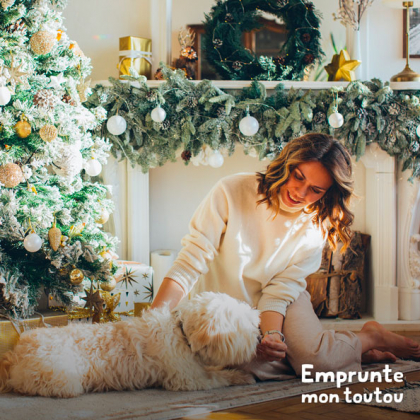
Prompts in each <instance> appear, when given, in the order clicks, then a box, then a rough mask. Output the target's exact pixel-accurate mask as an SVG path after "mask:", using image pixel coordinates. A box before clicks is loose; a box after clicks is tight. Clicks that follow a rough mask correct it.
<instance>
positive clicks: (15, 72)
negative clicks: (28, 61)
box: [8, 55, 28, 85]
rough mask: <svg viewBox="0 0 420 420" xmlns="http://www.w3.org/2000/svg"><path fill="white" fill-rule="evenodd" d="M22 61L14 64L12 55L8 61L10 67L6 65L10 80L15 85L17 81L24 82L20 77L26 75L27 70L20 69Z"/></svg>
mask: <svg viewBox="0 0 420 420" xmlns="http://www.w3.org/2000/svg"><path fill="white" fill-rule="evenodd" d="M21 68H22V63H20V64H19V65H18V66H17V67H16V66H15V58H14V57H13V55H12V61H11V63H10V67H8V71H9V74H10V80H11V82H12V83H14V84H15V85H17V84H19V83H24V81H23V80H22V77H27V76H28V72H25V71H21Z"/></svg>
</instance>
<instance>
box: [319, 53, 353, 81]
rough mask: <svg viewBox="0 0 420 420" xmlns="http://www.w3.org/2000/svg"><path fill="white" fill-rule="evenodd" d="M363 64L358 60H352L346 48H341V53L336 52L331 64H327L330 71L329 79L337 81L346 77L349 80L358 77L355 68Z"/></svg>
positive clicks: (326, 69) (328, 71)
mask: <svg viewBox="0 0 420 420" xmlns="http://www.w3.org/2000/svg"><path fill="white" fill-rule="evenodd" d="M360 64H361V62H360V61H358V60H350V56H349V54H348V52H347V51H346V50H341V51H340V54H334V56H333V58H332V61H331V63H330V64H328V65H327V66H325V67H324V68H325V71H326V72H327V73H328V81H330V82H332V81H334V82H336V81H338V80H341V79H344V80H347V81H348V82H351V81H352V80H355V79H356V75H355V74H354V70H355V69H356V68H357V67H358V66H359V65H360Z"/></svg>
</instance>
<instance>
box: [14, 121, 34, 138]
mask: <svg viewBox="0 0 420 420" xmlns="http://www.w3.org/2000/svg"><path fill="white" fill-rule="evenodd" d="M13 128H14V130H15V132H16V134H17V136H18V137H19V138H21V139H26V138H27V137H29V136H30V135H31V132H32V128H31V125H30V124H29V123H28V121H25V120H21V121H18V122H17V123H16V124H15V126H14V127H13Z"/></svg>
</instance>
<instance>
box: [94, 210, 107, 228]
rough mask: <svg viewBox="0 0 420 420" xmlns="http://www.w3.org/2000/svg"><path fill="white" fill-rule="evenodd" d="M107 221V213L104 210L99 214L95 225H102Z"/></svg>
mask: <svg viewBox="0 0 420 420" xmlns="http://www.w3.org/2000/svg"><path fill="white" fill-rule="evenodd" d="M108 219H109V213H108V212H107V211H106V210H105V209H104V210H102V212H101V215H100V216H99V217H98V218H97V219H96V220H95V221H96V223H98V224H100V225H103V224H104V223H106V222H107V221H108Z"/></svg>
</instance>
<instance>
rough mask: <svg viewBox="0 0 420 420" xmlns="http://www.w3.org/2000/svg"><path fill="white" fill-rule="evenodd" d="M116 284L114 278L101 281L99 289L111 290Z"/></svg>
mask: <svg viewBox="0 0 420 420" xmlns="http://www.w3.org/2000/svg"><path fill="white" fill-rule="evenodd" d="M116 286H117V281H116V280H115V279H114V278H112V279H110V280H108V281H106V282H102V283H101V289H102V290H104V291H105V292H112V291H113V290H114V289H115V287H116Z"/></svg>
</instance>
